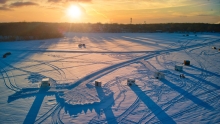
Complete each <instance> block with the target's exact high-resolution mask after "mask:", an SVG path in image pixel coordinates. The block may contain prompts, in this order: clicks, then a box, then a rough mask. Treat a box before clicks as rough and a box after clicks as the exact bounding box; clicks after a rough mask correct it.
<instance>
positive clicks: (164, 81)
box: [161, 79, 214, 110]
mask: <svg viewBox="0 0 220 124" xmlns="http://www.w3.org/2000/svg"><path fill="white" fill-rule="evenodd" d="M161 81H162V82H163V83H164V84H166V85H168V86H169V87H171V88H172V89H173V90H175V91H177V92H178V93H180V94H182V95H183V96H184V97H186V98H188V99H190V100H191V101H192V102H194V103H195V104H197V105H199V106H202V107H204V108H206V109H209V110H213V109H214V108H213V107H212V106H210V105H209V104H208V103H206V102H204V101H202V100H200V99H199V98H197V97H195V96H193V95H192V94H191V93H189V92H187V91H185V90H183V89H181V88H180V87H178V86H176V85H175V84H173V83H171V82H169V81H168V80H166V79H163V80H161Z"/></svg>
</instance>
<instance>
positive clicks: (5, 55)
mask: <svg viewBox="0 0 220 124" xmlns="http://www.w3.org/2000/svg"><path fill="white" fill-rule="evenodd" d="M8 55H11V52H7V53H5V54H4V55H3V56H2V58H6V57H7V56H8Z"/></svg>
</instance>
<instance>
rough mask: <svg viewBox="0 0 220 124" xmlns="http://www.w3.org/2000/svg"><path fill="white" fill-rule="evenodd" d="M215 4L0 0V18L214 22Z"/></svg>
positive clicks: (218, 17)
mask: <svg viewBox="0 0 220 124" xmlns="http://www.w3.org/2000/svg"><path fill="white" fill-rule="evenodd" d="M219 6H220V1H219V0H196V1H195V0H194V1H192V0H178V1H177V0H111V1H105V0H104V1H100V0H82V1H76V0H75V1H74V0H71V1H69V0H68V1H67V0H45V1H42V0H36V1H31V0H25V1H23V2H21V1H20V0H13V1H10V0H2V1H1V0H0V16H1V17H2V18H0V22H19V21H27V22H29V21H40V22H80V23H97V22H101V23H124V24H128V23H130V18H132V23H133V24H143V23H175V22H177V23H195V22H201V23H218V22H220V7H219ZM33 15H34V16H33Z"/></svg>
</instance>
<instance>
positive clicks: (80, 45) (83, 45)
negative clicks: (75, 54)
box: [78, 44, 86, 48]
mask: <svg viewBox="0 0 220 124" xmlns="http://www.w3.org/2000/svg"><path fill="white" fill-rule="evenodd" d="M78 47H79V48H81V47H84V48H86V45H85V44H78Z"/></svg>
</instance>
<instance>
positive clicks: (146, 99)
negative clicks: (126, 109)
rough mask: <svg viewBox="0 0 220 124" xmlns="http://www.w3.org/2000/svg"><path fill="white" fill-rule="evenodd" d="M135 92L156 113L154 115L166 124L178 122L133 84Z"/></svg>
mask: <svg viewBox="0 0 220 124" xmlns="http://www.w3.org/2000/svg"><path fill="white" fill-rule="evenodd" d="M131 89H132V90H133V92H134V93H135V94H136V95H137V96H138V97H139V99H140V100H141V101H142V102H144V104H145V105H146V106H147V107H148V108H149V109H150V110H151V111H152V113H154V115H155V116H156V117H157V118H158V119H159V120H160V122H161V123H164V124H176V122H175V121H174V120H173V119H172V118H171V117H170V116H169V115H167V114H166V113H165V111H164V110H162V109H161V108H160V106H158V105H157V104H156V103H155V102H154V101H153V100H152V99H151V98H150V97H149V96H147V95H146V94H145V93H144V92H143V91H142V90H141V89H140V88H139V87H137V86H131Z"/></svg>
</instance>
